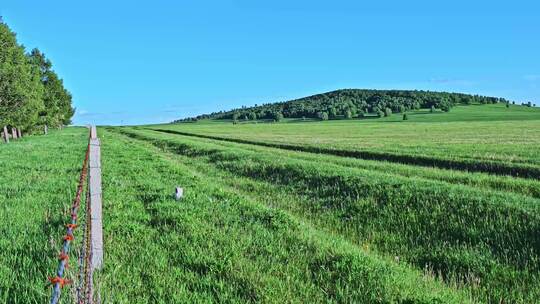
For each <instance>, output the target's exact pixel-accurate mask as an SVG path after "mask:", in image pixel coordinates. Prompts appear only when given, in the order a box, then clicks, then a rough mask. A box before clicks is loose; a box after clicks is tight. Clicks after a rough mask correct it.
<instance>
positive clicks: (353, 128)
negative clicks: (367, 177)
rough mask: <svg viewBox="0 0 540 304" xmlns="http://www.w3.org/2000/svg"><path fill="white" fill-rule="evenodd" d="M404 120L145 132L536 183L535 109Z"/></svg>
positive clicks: (479, 109)
mask: <svg viewBox="0 0 540 304" xmlns="http://www.w3.org/2000/svg"><path fill="white" fill-rule="evenodd" d="M409 118H410V119H409V120H407V121H403V120H401V115H398V114H394V115H392V116H391V117H386V118H382V119H363V120H331V121H326V122H302V121H301V120H300V121H299V120H294V121H286V122H284V123H253V122H249V123H241V124H237V125H233V124H232V123H231V122H230V121H206V120H203V121H200V122H197V123H180V124H169V125H155V126H150V127H152V128H154V129H167V130H172V131H179V132H183V133H189V134H196V135H199V136H200V135H203V136H211V137H214V138H221V139H227V140H235V141H240V140H241V141H243V142H252V143H261V144H265V145H273V146H281V147H282V148H290V149H297V150H304V151H312V152H319V153H331V154H339V155H345V156H351V157H362V158H372V159H376V160H388V161H399V162H406V163H411V164H421V165H430V166H433V165H435V166H440V167H444V168H454V169H467V170H477V171H488V172H493V173H500V174H514V175H517V174H519V176H529V177H533V178H539V175H538V168H539V167H540V156H539V154H538V149H539V148H540V136H539V135H538V134H540V123H539V121H540V109H538V108H528V107H522V106H511V107H510V108H508V109H507V108H506V107H505V106H504V105H473V106H458V107H456V108H453V109H452V111H451V112H450V113H433V114H432V113H429V112H418V113H409ZM511 167H516V168H517V169H516V170H511ZM519 168H521V169H519ZM527 169H530V170H532V171H530V170H529V171H527ZM523 170H525V171H523ZM527 172H528V173H527Z"/></svg>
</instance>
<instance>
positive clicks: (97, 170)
mask: <svg viewBox="0 0 540 304" xmlns="http://www.w3.org/2000/svg"><path fill="white" fill-rule="evenodd" d="M89 161H90V163H89V164H90V166H89V169H90V175H89V177H90V209H91V212H90V213H91V215H90V225H91V228H90V234H91V252H92V255H91V269H92V270H94V269H100V268H101V267H102V265H103V224H102V220H101V218H102V217H101V215H102V210H101V208H102V202H101V151H100V142H99V139H98V137H97V130H96V127H95V126H92V127H90V154H89Z"/></svg>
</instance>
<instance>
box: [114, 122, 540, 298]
mask: <svg viewBox="0 0 540 304" xmlns="http://www.w3.org/2000/svg"><path fill="white" fill-rule="evenodd" d="M124 132H129V133H135V134H137V135H138V137H140V138H143V139H146V140H148V141H151V142H153V143H154V144H155V145H157V146H160V147H164V148H166V149H167V150H170V151H173V152H175V153H178V154H181V155H186V156H189V157H190V158H195V159H198V161H194V162H201V161H202V162H206V163H208V164H211V165H212V166H211V167H208V168H204V169H200V170H202V171H205V172H213V173H212V174H213V175H217V174H219V173H216V172H215V169H213V168H219V169H220V170H223V171H224V172H225V176H222V177H221V179H222V180H231V179H233V178H234V177H235V176H243V177H245V178H247V179H248V180H250V181H263V182H268V183H270V184H271V185H274V187H273V188H272V189H273V190H272V191H265V190H261V189H260V188H258V187H254V186H253V185H252V186H249V185H248V184H247V185H246V183H245V182H239V183H238V184H237V185H236V188H246V189H250V187H251V188H253V189H252V190H251V194H250V195H252V196H253V195H255V196H257V195H258V193H259V192H260V194H259V195H260V197H261V198H264V197H269V199H270V200H272V201H273V202H272V203H271V205H273V206H274V207H278V208H280V209H284V210H288V211H290V212H292V213H294V214H295V215H297V216H300V217H302V218H304V219H305V220H307V221H310V222H312V223H313V225H315V226H317V227H321V228H323V227H324V228H325V229H329V230H331V231H332V230H333V231H334V232H335V233H336V234H338V235H342V236H345V237H346V238H348V239H349V240H350V241H352V242H359V244H364V245H365V244H370V246H373V247H374V248H375V250H376V251H379V252H382V253H386V254H391V255H397V256H401V257H402V258H403V259H404V260H406V261H409V262H411V263H412V264H415V265H416V266H417V267H418V268H419V269H422V268H424V267H429V268H433V269H435V271H436V272H440V273H441V275H442V276H444V277H446V278H449V282H450V283H452V282H456V281H457V282H458V284H465V287H467V288H472V289H473V291H472V292H473V293H476V294H477V296H478V298H479V299H485V300H487V299H488V298H489V299H490V300H498V299H499V298H501V297H503V298H505V299H512V301H516V302H521V301H523V302H525V303H526V302H528V301H530V299H532V298H534V297H535V295H538V294H539V293H540V288H539V286H538V285H537V284H535V283H533V282H535V281H536V279H535V278H536V277H537V276H538V264H537V262H536V261H537V260H538V252H537V250H535V249H534V248H535V247H536V246H537V245H538V239H537V237H536V232H537V230H538V225H539V224H540V217H539V214H540V210H539V209H538V207H537V206H538V201H537V200H533V199H528V198H525V197H521V196H514V195H507V194H496V193H489V192H485V191H479V190H476V189H474V188H470V187H462V186H461V187H455V186H450V185H448V184H446V183H438V182H430V181H426V180H422V179H417V178H403V177H400V176H394V175H392V174H391V172H382V173H380V172H377V171H371V170H369V171H367V170H358V169H351V168H346V167H341V166H335V165H333V164H332V165H331V164H326V163H328V162H327V161H325V160H324V157H319V158H317V159H315V160H311V161H306V160H300V159H297V158H295V157H290V155H285V154H280V153H277V152H276V151H272V149H268V151H264V150H263V149H259V150H257V151H256V152H254V151H250V150H249V149H243V148H241V145H232V144H229V145H228V146H226V147H224V146H221V145H220V144H219V142H218V143H216V142H212V141H209V140H206V141H204V140H201V139H193V138H190V137H184V136H178V135H170V134H163V133H158V132H153V131H129V130H126V131H124ZM182 162H184V163H185V162H188V161H187V160H185V159H183V160H182ZM222 174H223V173H222ZM227 174H228V175H227ZM284 193H289V194H291V193H292V194H294V195H296V196H297V198H295V199H284V197H283V195H284ZM441 223H444V225H441ZM465 223H467V224H466V225H465ZM535 244H536V245H535ZM531 246H532V247H531ZM476 280H478V282H476ZM531 283H532V285H531ZM476 285H478V286H477V287H475V286H476ZM508 288H510V290H512V291H511V292H509V290H508ZM531 297H532V298H531Z"/></svg>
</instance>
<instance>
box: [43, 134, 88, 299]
mask: <svg viewBox="0 0 540 304" xmlns="http://www.w3.org/2000/svg"><path fill="white" fill-rule="evenodd" d="M89 153H90V141H89V142H88V146H87V148H86V155H85V157H84V161H83V166H82V169H81V174H80V177H79V184H78V185H77V193H76V195H75V198H74V199H73V204H72V207H71V222H70V224H67V225H66V227H67V231H66V235H65V236H64V238H63V240H64V243H63V246H62V251H61V252H60V254H59V258H58V260H59V262H58V268H57V271H56V277H51V278H49V281H50V282H51V283H52V284H53V292H52V297H51V302H50V303H51V304H57V303H58V301H59V300H60V293H61V289H62V287H64V285H66V284H69V283H70V282H69V280H66V279H65V278H64V271H65V270H66V268H67V265H68V259H69V248H70V244H71V241H73V239H74V238H73V231H74V230H75V228H76V227H77V212H78V210H79V206H80V203H81V195H82V191H83V187H84V182H85V180H86V176H87V173H88V171H87V169H88V156H89Z"/></svg>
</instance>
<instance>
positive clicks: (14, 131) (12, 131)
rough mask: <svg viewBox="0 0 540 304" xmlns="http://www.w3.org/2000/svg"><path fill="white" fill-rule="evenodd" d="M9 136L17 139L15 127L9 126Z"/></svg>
mask: <svg viewBox="0 0 540 304" xmlns="http://www.w3.org/2000/svg"><path fill="white" fill-rule="evenodd" d="M11 137H12V138H13V139H17V128H15V127H11Z"/></svg>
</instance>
